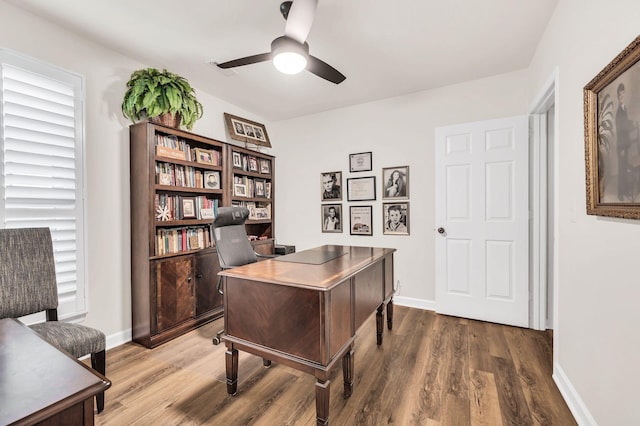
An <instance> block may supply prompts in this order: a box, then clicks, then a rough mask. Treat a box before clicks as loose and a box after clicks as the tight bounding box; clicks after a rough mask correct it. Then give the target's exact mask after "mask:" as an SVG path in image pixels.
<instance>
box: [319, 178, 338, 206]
mask: <svg viewBox="0 0 640 426" xmlns="http://www.w3.org/2000/svg"><path fill="white" fill-rule="evenodd" d="M320 199H321V200H322V201H341V200H342V172H324V173H320Z"/></svg>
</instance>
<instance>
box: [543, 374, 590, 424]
mask: <svg viewBox="0 0 640 426" xmlns="http://www.w3.org/2000/svg"><path fill="white" fill-rule="evenodd" d="M552 377H553V381H554V382H556V386H558V390H560V393H561V394H562V397H563V398H564V400H565V402H566V403H567V406H568V407H569V410H571V414H573V417H574V418H575V419H576V422H578V425H580V426H598V422H596V419H594V418H593V416H592V415H591V413H590V412H589V409H588V408H587V405H586V404H585V403H584V401H583V400H582V398H580V395H578V392H577V391H576V389H575V388H574V387H573V385H572V384H571V381H569V378H568V377H567V375H566V374H565V373H564V370H563V369H562V367H560V366H559V365H558V364H554V365H553V376H552Z"/></svg>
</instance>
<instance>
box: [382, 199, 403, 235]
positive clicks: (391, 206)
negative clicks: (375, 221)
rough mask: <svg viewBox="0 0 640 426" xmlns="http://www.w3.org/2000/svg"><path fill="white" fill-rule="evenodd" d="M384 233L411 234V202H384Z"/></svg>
mask: <svg viewBox="0 0 640 426" xmlns="http://www.w3.org/2000/svg"><path fill="white" fill-rule="evenodd" d="M382 219H383V223H382V229H383V232H382V233H383V234H384V235H409V203H408V202H404V203H382Z"/></svg>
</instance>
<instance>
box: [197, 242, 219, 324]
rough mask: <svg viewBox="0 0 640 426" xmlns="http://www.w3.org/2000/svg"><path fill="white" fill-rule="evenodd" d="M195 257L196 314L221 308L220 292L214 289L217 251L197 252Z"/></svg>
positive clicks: (216, 277) (216, 280)
mask: <svg viewBox="0 0 640 426" xmlns="http://www.w3.org/2000/svg"><path fill="white" fill-rule="evenodd" d="M195 259H196V268H195V269H196V316H200V315H203V314H206V313H208V312H211V311H213V310H214V309H221V308H222V294H220V293H219V292H218V290H217V289H216V284H217V282H218V272H220V263H219V261H218V253H217V252H215V251H209V252H205V253H198V254H196V256H195Z"/></svg>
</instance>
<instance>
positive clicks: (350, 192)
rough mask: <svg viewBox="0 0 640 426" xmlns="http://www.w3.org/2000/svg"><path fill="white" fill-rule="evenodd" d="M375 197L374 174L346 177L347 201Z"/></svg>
mask: <svg viewBox="0 0 640 426" xmlns="http://www.w3.org/2000/svg"><path fill="white" fill-rule="evenodd" d="M375 199H376V178H375V176H369V177H361V178H349V179H347V201H372V200H375Z"/></svg>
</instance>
